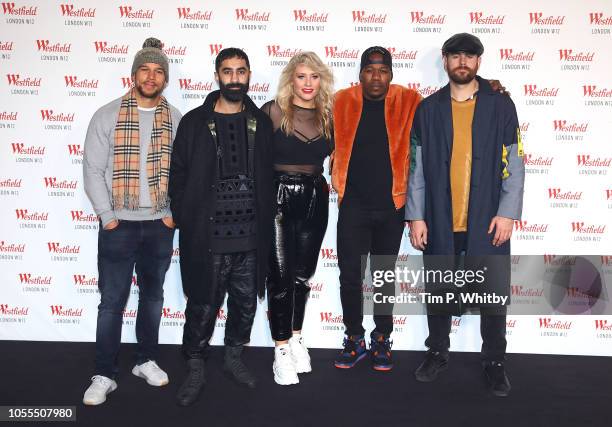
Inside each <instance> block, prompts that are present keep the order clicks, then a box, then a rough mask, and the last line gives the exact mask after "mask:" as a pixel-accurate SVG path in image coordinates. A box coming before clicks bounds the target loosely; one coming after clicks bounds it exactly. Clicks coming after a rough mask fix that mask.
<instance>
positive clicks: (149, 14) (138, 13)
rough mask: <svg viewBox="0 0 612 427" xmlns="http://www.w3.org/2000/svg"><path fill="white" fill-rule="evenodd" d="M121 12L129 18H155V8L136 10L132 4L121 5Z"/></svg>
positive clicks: (122, 15)
mask: <svg viewBox="0 0 612 427" xmlns="http://www.w3.org/2000/svg"><path fill="white" fill-rule="evenodd" d="M119 14H120V15H121V18H127V19H153V9H146V10H145V9H138V10H134V8H133V7H132V6H119Z"/></svg>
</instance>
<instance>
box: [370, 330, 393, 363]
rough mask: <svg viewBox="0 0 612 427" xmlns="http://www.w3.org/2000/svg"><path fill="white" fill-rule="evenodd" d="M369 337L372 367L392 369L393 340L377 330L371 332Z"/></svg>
mask: <svg viewBox="0 0 612 427" xmlns="http://www.w3.org/2000/svg"><path fill="white" fill-rule="evenodd" d="M370 337H371V338H372V341H371V342H370V358H371V359H372V367H373V368H374V369H375V370H376V371H390V370H391V369H393V360H392V359H391V346H392V345H393V341H392V340H391V339H390V338H389V337H388V336H385V335H383V334H381V333H379V332H372V334H371V335H370Z"/></svg>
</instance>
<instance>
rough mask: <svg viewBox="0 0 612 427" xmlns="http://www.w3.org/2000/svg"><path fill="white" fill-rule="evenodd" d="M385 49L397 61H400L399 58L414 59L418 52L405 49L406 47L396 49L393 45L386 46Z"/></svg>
mask: <svg viewBox="0 0 612 427" xmlns="http://www.w3.org/2000/svg"><path fill="white" fill-rule="evenodd" d="M387 50H388V51H389V53H390V54H391V57H392V58H393V59H395V60H398V61H401V60H413V61H414V60H415V59H416V56H417V53H418V52H419V51H418V50H406V49H402V50H401V51H398V50H397V49H396V48H394V47H388V48H387Z"/></svg>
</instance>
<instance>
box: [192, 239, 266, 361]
mask: <svg viewBox="0 0 612 427" xmlns="http://www.w3.org/2000/svg"><path fill="white" fill-rule="evenodd" d="M256 272H257V264H256V256H255V251H249V252H237V253H230V254H214V255H213V281H212V283H211V284H210V286H213V287H214V290H213V295H214V301H213V302H212V303H211V304H198V303H197V302H195V301H193V300H192V299H191V298H189V299H188V300H187V307H186V309H185V327H184V329H183V353H184V354H185V356H186V357H187V358H188V359H201V358H204V357H205V356H206V351H207V349H208V342H209V341H210V338H211V337H212V334H213V332H214V330H215V321H216V320H217V314H218V312H219V308H220V307H221V305H222V304H223V300H224V299H225V293H226V292H227V294H228V298H227V320H226V323H225V345H229V346H237V345H242V344H246V343H247V342H249V341H250V338H251V327H252V326H253V319H254V317H255V311H256V310H257V286H256V283H255V276H256Z"/></svg>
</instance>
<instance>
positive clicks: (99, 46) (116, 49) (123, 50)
mask: <svg viewBox="0 0 612 427" xmlns="http://www.w3.org/2000/svg"><path fill="white" fill-rule="evenodd" d="M94 47H95V48H96V53H104V54H106V55H109V54H113V55H116V54H121V55H127V53H128V45H127V44H122V45H119V44H116V43H115V44H113V45H109V44H108V42H94Z"/></svg>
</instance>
